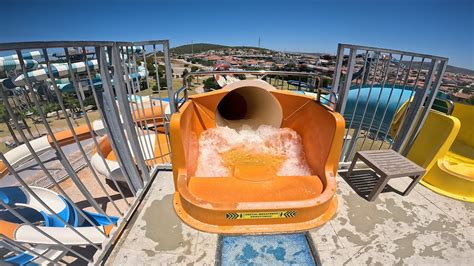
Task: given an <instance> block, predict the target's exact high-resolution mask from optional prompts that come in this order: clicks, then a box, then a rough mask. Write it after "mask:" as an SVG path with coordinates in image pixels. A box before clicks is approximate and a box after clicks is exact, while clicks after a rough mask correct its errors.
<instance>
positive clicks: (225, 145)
mask: <svg viewBox="0 0 474 266" xmlns="http://www.w3.org/2000/svg"><path fill="white" fill-rule="evenodd" d="M232 149H244V150H245V151H248V152H249V153H259V154H269V155H275V156H283V157H284V161H283V162H282V163H281V165H280V169H278V171H277V175H279V176H306V175H311V168H310V167H309V166H308V164H307V162H306V160H305V154H304V151H303V144H302V140H301V137H300V136H299V135H298V133H296V132H295V131H294V130H292V129H290V128H275V127H272V126H268V125H261V126H260V127H259V128H258V129H257V130H253V129H251V128H250V127H248V126H243V127H242V128H241V129H240V130H235V129H232V128H229V127H216V128H211V129H208V130H206V131H204V132H202V134H201V136H200V137H199V157H198V165H197V169H196V173H195V175H196V176H201V177H219V176H228V175H229V174H230V169H229V168H228V167H227V166H226V164H225V163H224V160H223V158H222V154H223V153H226V152H229V151H230V150H232Z"/></svg>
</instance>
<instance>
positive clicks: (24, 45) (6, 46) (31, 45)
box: [0, 41, 116, 51]
mask: <svg viewBox="0 0 474 266" xmlns="http://www.w3.org/2000/svg"><path fill="white" fill-rule="evenodd" d="M114 43H116V42H112V41H47V42H16V43H0V51H3V50H18V49H20V50H25V49H42V48H63V47H76V46H97V45H99V46H101V45H104V46H108V45H113V44H114Z"/></svg>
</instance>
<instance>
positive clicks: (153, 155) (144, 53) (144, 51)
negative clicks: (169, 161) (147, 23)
mask: <svg viewBox="0 0 474 266" xmlns="http://www.w3.org/2000/svg"><path fill="white" fill-rule="evenodd" d="M142 49H143V62H144V63H145V68H146V76H145V83H146V89H148V90H150V93H151V88H150V83H149V81H148V64H147V61H146V49H145V45H143V46H142ZM138 90H139V91H140V86H139V88H138ZM149 100H150V108H151V112H152V116H154V112H153V99H152V97H151V96H149ZM140 104H141V107H142V111H143V117H144V118H145V107H144V105H143V101H140ZM146 123H147V122H146V121H145V124H146ZM153 124H154V125H156V123H155V120H154V117H153ZM146 132H147V134H148V140H149V141H150V148H151V156H150V158H152V164H153V166H155V154H154V152H153V151H154V149H153V145H154V143H153V142H152V141H151V138H150V130H149V128H148V126H147V127H146ZM155 133H156V132H155ZM157 137H158V136H157V135H155V138H157Z"/></svg>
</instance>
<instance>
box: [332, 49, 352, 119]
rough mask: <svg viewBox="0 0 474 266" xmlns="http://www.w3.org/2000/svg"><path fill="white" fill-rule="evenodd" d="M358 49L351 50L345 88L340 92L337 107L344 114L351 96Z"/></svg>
mask: <svg viewBox="0 0 474 266" xmlns="http://www.w3.org/2000/svg"><path fill="white" fill-rule="evenodd" d="M356 54H357V49H350V52H349V62H348V65H347V70H346V76H345V79H344V86H343V88H342V91H339V92H338V93H339V104H338V105H337V106H336V111H337V112H339V113H341V114H343V113H344V109H345V108H346V102H347V100H346V99H347V96H348V95H349V90H350V88H351V83H352V74H353V73H352V72H353V71H354V61H355V58H356Z"/></svg>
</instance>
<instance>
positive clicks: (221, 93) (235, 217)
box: [171, 80, 344, 234]
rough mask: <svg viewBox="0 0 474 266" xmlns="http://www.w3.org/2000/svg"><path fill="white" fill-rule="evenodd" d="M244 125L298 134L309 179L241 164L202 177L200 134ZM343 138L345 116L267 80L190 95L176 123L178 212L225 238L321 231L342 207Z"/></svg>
mask: <svg viewBox="0 0 474 266" xmlns="http://www.w3.org/2000/svg"><path fill="white" fill-rule="evenodd" d="M243 124H245V125H247V126H250V127H256V126H258V125H261V124H268V125H271V126H274V127H277V128H289V129H292V130H294V131H295V132H296V133H298V134H299V136H300V137H301V142H302V145H303V148H302V149H303V151H304V155H305V159H306V162H307V165H308V166H309V168H310V170H311V175H307V176H298V175H286V176H281V175H277V174H276V172H275V171H272V169H271V167H270V166H269V165H268V164H265V163H264V164H259V165H257V164H256V165H253V166H252V165H250V166H249V165H242V166H235V169H233V171H231V173H230V174H228V175H225V176H218V177H216V176H213V177H203V176H197V175H196V168H197V165H198V158H199V152H200V151H199V147H200V146H199V138H200V136H201V134H202V133H203V132H205V131H206V130H208V129H212V128H215V127H217V126H227V127H230V128H239V127H241V126H242V125H243ZM343 134H344V119H343V117H342V116H341V115H340V114H339V113H336V112H333V111H331V110H330V109H328V108H326V107H325V106H323V105H322V104H320V103H318V102H316V101H314V100H313V99H312V98H310V97H307V96H304V95H298V94H294V93H291V92H285V91H278V90H276V89H275V88H274V87H272V86H271V85H269V84H268V83H266V82H264V81H261V80H243V81H238V82H235V83H232V84H230V85H227V86H226V87H225V88H223V89H221V90H218V91H214V92H209V93H204V94H200V95H195V96H190V99H189V101H187V102H186V103H185V104H184V105H183V106H182V107H181V109H180V110H179V113H176V114H173V116H172V119H171V144H172V145H171V146H172V154H173V175H174V185H175V188H176V192H175V195H174V208H175V210H176V213H177V214H178V216H179V217H180V218H181V219H182V220H183V221H184V222H185V223H187V224H188V225H190V226H192V227H194V228H196V229H198V230H202V231H207V232H214V233H224V234H242V233H272V232H288V231H303V230H308V229H310V228H314V227H317V226H320V225H322V224H324V223H325V222H327V221H328V220H330V219H331V217H332V216H333V215H334V214H335V212H336V209H337V197H336V172H337V168H338V161H339V156H340V153H341V148H342V139H343ZM231 158H232V157H231Z"/></svg>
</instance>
